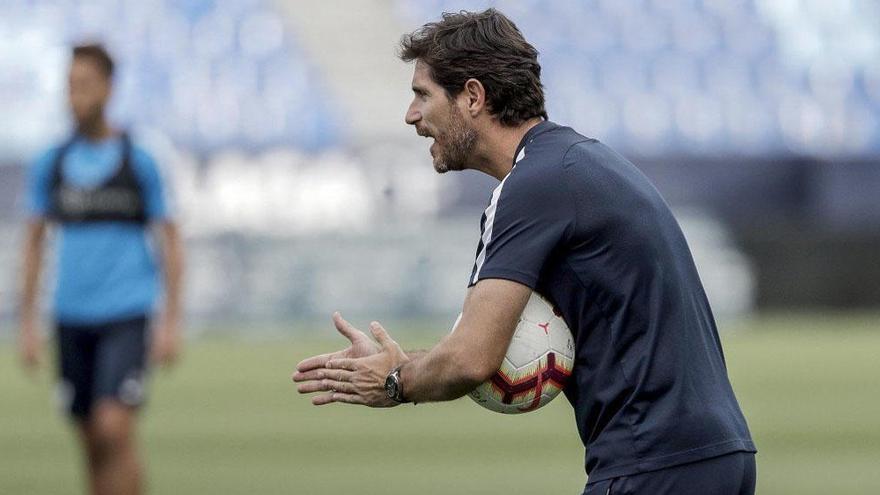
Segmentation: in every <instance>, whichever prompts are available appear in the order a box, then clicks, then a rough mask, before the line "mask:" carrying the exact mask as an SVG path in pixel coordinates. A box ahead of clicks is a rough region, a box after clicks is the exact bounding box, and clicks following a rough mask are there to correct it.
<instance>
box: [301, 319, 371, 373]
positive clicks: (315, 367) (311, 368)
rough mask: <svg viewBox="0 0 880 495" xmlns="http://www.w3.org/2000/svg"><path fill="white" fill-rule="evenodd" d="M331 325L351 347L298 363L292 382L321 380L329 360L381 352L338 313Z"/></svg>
mask: <svg viewBox="0 0 880 495" xmlns="http://www.w3.org/2000/svg"><path fill="white" fill-rule="evenodd" d="M333 324H334V325H335V326H336V330H338V331H339V333H341V334H342V335H343V336H344V337H345V338H347V339H348V341H349V342H351V345H349V346H348V347H346V348H345V349H342V350H340V351H336V352H331V353H327V354H320V355H318V356H312V357H310V358H307V359H304V360H302V361H300V363H299V364H297V365H296V373H294V374H293V379H294V381H297V382H304V381H311V380H321V379H323V378H324V376H323V371H324V368H325V365H326V364H327V361H329V360H331V359H339V358H362V357H366V356H372V355H373V354H376V353H378V352H379V351H380V350H381V347H379V344H377V343H376V342H374V341H373V339H371V338H370V337H368V336H367V335H366V334H365V333H364V332H361V331H360V330H358V329H357V328H355V327H354V326H352V324H351V323H349V322H347V321H345V319H343V318H342V315H340V314H339V313H338V312H336V313H333Z"/></svg>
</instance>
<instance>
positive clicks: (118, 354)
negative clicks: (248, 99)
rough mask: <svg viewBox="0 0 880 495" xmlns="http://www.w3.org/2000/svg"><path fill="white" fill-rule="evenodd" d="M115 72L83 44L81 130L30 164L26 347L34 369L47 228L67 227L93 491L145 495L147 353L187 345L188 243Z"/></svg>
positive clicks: (75, 414) (79, 421)
mask: <svg viewBox="0 0 880 495" xmlns="http://www.w3.org/2000/svg"><path fill="white" fill-rule="evenodd" d="M112 74H113V61H112V59H111V58H110V56H109V55H108V54H107V52H106V51H105V50H104V49H103V47H101V46H99V45H83V46H79V47H76V48H74V50H73V61H72V63H71V67H70V74H69V76H70V80H69V98H70V106H71V110H72V113H73V116H74V119H75V121H76V125H77V127H76V132H75V133H74V134H73V136H71V137H70V138H69V139H67V140H66V141H65V142H64V143H63V144H61V145H60V146H55V147H53V148H51V149H50V150H48V151H46V152H45V153H43V155H42V156H40V157H39V158H38V159H37V160H36V162H35V163H34V164H33V165H32V166H31V167H30V169H29V170H28V184H27V188H28V189H27V210H28V217H29V218H28V224H27V232H26V235H25V244H24V249H23V251H24V256H23V257H24V263H23V265H24V269H23V273H24V283H23V286H24V289H23V300H22V305H21V332H20V351H21V357H22V360H23V363H24V364H25V366H26V367H28V368H34V367H35V366H36V365H37V364H38V363H39V361H40V359H41V355H42V347H43V346H42V339H41V337H40V332H39V330H38V328H37V321H38V307H39V306H38V304H37V294H38V280H39V275H40V271H41V264H42V263H41V260H42V253H43V246H44V244H45V238H46V231H47V227H49V226H50V225H57V226H58V229H57V231H58V232H57V233H58V239H57V252H58V263H57V267H58V274H57V281H56V287H55V298H54V299H55V301H54V311H53V313H54V320H55V324H56V341H57V344H58V358H59V373H60V375H61V382H60V384H59V389H58V392H59V393H58V398H59V400H60V402H61V405H62V407H63V408H64V409H65V410H66V412H67V413H68V414H70V416H71V417H72V418H73V419H74V420H75V421H76V426H77V429H78V430H79V433H80V438H81V439H82V447H83V450H84V452H85V454H86V460H87V464H88V474H89V485H90V491H91V493H95V494H114V493H125V494H134V493H140V492H141V489H142V482H141V463H140V460H139V457H138V453H137V448H136V445H135V436H134V430H135V419H136V410H137V408H138V407H139V406H140V405H141V404H142V403H143V401H144V399H145V392H144V386H145V384H144V381H145V378H146V374H147V368H148V363H147V349H148V348H149V347H152V352H153V357H154V358H155V359H156V360H157V361H159V362H162V363H166V364H170V363H171V362H173V361H174V359H175V357H176V356H177V353H178V351H179V347H180V333H179V330H178V328H179V325H178V321H179V319H180V279H181V270H182V263H181V259H182V254H181V253H182V250H181V243H180V238H179V235H178V232H177V227H176V226H175V225H176V224H175V222H174V221H173V220H172V218H171V216H170V215H169V212H168V208H167V203H166V201H165V198H164V194H163V187H162V181H161V179H160V175H159V171H158V168H157V167H156V164H155V162H154V161H153V159H152V157H151V156H150V155H149V154H147V153H146V152H145V151H144V150H143V149H141V148H140V147H139V146H137V145H135V144H134V143H132V141H131V139H130V138H129V137H128V135H126V134H125V133H122V132H118V131H116V130H114V129H112V128H111V127H110V125H109V123H108V122H107V120H106V118H105V115H104V109H105V106H106V104H107V101H108V98H109V96H110V89H111V78H112ZM151 226H155V227H156V228H155V229H153V230H155V231H156V232H158V236H157V237H158V241H159V243H158V247H159V252H160V253H161V255H162V261H163V263H162V265H161V266H162V268H164V286H165V291H164V292H165V308H164V311H163V312H162V318H161V319H160V321H159V323H158V325H157V326H156V330H155V332H154V334H153V339H152V342H151V344H152V345H151V346H150V339H149V334H148V327H149V322H150V321H151V317H152V314H153V312H154V309H155V307H156V303H157V301H158V298H159V295H160V287H161V282H162V281H161V280H160V277H159V266H157V263H156V260H155V259H154V255H153V249H152V248H151V246H150V244H149V243H148V239H147V235H146V234H147V232H148V230H150V229H148V227H151Z"/></svg>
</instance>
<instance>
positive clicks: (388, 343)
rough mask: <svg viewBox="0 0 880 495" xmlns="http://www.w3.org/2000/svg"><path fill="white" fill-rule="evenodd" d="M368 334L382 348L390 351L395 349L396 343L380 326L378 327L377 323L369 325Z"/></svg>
mask: <svg viewBox="0 0 880 495" xmlns="http://www.w3.org/2000/svg"><path fill="white" fill-rule="evenodd" d="M370 332H371V333H372V334H373V337H374V338H375V339H376V342H379V344H380V345H381V346H382V347H383V348H385V349H392V348H394V347H397V342H395V341H394V339H392V338H391V336H390V335H388V332H387V331H385V329H384V328H382V325H380V324H379V322H378V321H374V322H372V323H370Z"/></svg>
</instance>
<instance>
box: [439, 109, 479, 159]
mask: <svg viewBox="0 0 880 495" xmlns="http://www.w3.org/2000/svg"><path fill="white" fill-rule="evenodd" d="M449 115H450V117H449V130H448V131H447V132H446V134H445V135H444V136H443V137H444V138H445V139H444V144H443V145H442V146H438V148H439V149H438V150H437V156H436V157H435V158H434V170H436V171H437V173H439V174H445V173H446V172H449V171H457V170H464V169H466V168H468V167H467V164H468V159H469V158H470V157H471V155H472V154H473V151H474V148H475V147H476V144H477V131H475V130H474V129H473V128H472V127H469V126H468V125H467V123H465V121H464V117H462V115H461V112H460V111H459V110H458V108H456V107H455V106H451V110H450V113H449Z"/></svg>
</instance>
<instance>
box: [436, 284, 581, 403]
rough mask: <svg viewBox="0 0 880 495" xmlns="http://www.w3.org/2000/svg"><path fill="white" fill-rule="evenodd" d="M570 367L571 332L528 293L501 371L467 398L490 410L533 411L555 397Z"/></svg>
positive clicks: (550, 307) (538, 297) (546, 304)
mask: <svg viewBox="0 0 880 495" xmlns="http://www.w3.org/2000/svg"><path fill="white" fill-rule="evenodd" d="M457 324H458V322H456V325H457ZM453 330H454V329H453ZM573 366H574V341H573V340H572V338H571V330H569V328H568V325H566V324H565V321H564V320H563V319H562V317H561V316H560V314H559V312H558V311H555V310H554V308H553V305H552V304H550V302H549V301H547V300H546V299H544V298H543V297H541V295H539V294H538V293H537V292H532V295H531V297H530V298H529V301H528V302H527V303H526V307H525V309H524V310H523V312H522V315H521V316H520V317H519V323H518V324H517V326H516V331H515V332H514V334H513V340H511V342H510V347H508V348H507V355H506V356H504V361H503V362H502V363H501V368H500V369H499V370H498V371H497V372H496V373H495V375H494V376H492V378H490V379H489V380H488V381H486V382H485V383H483V384H482V385H480V386H479V387H477V388H476V389H474V390H473V391H472V392H471V393H470V394H468V395H469V396H470V398H471V399H473V400H474V401H475V402H476V403H477V404H479V405H481V406H483V407H485V408H486V409H489V410H490V411H495V412H500V413H504V414H520V413H524V412H529V411H534V410H535V409H538V408H539V407H541V406H543V405H545V404H547V403H548V402H550V401H551V400H552V399H553V398H554V397H556V396H557V395H559V392H560V391H561V390H562V389H563V387H565V383H566V382H567V381H568V377H569V376H571V369H572V367H573Z"/></svg>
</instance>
